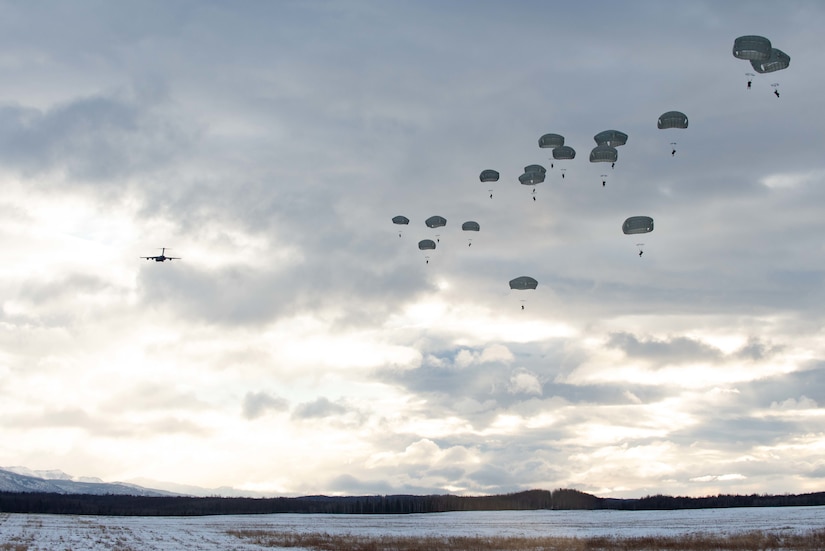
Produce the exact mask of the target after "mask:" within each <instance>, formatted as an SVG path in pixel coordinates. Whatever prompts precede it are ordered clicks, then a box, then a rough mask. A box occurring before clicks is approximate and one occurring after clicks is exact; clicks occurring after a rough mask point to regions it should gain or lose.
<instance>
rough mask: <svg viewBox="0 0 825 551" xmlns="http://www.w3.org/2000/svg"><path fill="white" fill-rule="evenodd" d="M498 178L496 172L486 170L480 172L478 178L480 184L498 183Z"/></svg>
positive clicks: (489, 169)
mask: <svg viewBox="0 0 825 551" xmlns="http://www.w3.org/2000/svg"><path fill="white" fill-rule="evenodd" d="M498 177H499V174H498V171H495V170H493V169H491V168H488V169H487V170H482V171H481V174H480V175H479V177H478V178H479V180H481V181H482V182H498Z"/></svg>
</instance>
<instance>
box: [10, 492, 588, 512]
mask: <svg viewBox="0 0 825 551" xmlns="http://www.w3.org/2000/svg"><path fill="white" fill-rule="evenodd" d="M599 502H600V498H597V497H595V496H592V495H590V494H586V493H584V492H579V491H577V490H563V489H562V490H555V491H553V492H549V491H547V490H530V491H526V492H519V493H514V494H504V495H493V496H478V497H467V496H454V495H431V496H416V495H386V496H346V497H327V496H309V497H275V498H245V497H184V496H180V497H146V496H128V495H85V494H51V493H29V492H26V493H17V492H14V493H12V492H0V512H4V513H46V514H72V515H112V516H197V515H243V514H267V513H329V514H356V515H360V514H404V513H443V512H447V511H501V510H535V509H597V508H599Z"/></svg>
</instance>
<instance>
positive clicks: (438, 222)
mask: <svg viewBox="0 0 825 551" xmlns="http://www.w3.org/2000/svg"><path fill="white" fill-rule="evenodd" d="M424 223H425V224H427V227H428V228H440V227H442V226H446V225H447V219H446V218H444V217H443V216H430V217H429V218H427V219H426V220H425V221H424Z"/></svg>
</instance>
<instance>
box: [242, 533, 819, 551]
mask: <svg viewBox="0 0 825 551" xmlns="http://www.w3.org/2000/svg"><path fill="white" fill-rule="evenodd" d="M226 533H227V534H229V535H231V536H234V537H237V538H239V539H242V540H245V541H247V542H248V543H254V544H255V545H259V546H261V547H294V548H297V549H311V550H313V551H420V550H421V549H427V550H428V551H771V550H776V551H779V550H781V551H821V550H823V549H825V530H811V531H808V532H804V533H794V532H791V533H776V532H762V531H754V532H743V533H736V534H708V533H693V534H686V535H682V536H636V537H626V538H620V537H614V536H597V537H587V538H574V537H539V538H528V537H505V536H502V537H481V536H448V537H430V536H424V537H413V536H382V535H375V536H356V535H352V534H338V535H331V534H327V533H323V532H313V533H304V534H300V533H293V532H282V531H272V530H227V532H226Z"/></svg>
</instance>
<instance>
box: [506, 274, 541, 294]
mask: <svg viewBox="0 0 825 551" xmlns="http://www.w3.org/2000/svg"><path fill="white" fill-rule="evenodd" d="M538 284H539V282H538V281H536V280H535V279H533V278H532V277H530V276H520V277H517V278H515V279H511V280H510V289H516V290H519V291H524V290H527V289H535V288H536V287H537V286H538Z"/></svg>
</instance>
